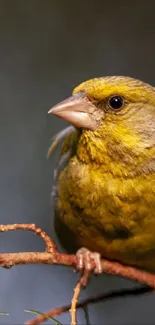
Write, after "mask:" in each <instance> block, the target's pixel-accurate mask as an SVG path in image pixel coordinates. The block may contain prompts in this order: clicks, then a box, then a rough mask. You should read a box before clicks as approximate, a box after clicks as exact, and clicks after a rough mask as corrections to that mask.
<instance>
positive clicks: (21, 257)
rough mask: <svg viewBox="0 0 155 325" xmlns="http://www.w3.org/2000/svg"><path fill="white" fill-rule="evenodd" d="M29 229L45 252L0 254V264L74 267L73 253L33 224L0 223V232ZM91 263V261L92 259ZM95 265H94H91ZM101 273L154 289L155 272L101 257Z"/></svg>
mask: <svg viewBox="0 0 155 325" xmlns="http://www.w3.org/2000/svg"><path fill="white" fill-rule="evenodd" d="M17 229H23V230H29V231H33V232H35V233H36V234H37V235H39V236H40V237H41V238H42V239H43V240H44V241H45V245H46V251H45V252H23V253H2V254H0V266H3V267H7V268H8V267H12V266H14V265H19V264H20V265H21V264H58V265H66V266H71V267H75V268H76V265H77V258H76V256H75V255H71V254H63V253H59V252H58V251H57V249H56V246H55V244H54V242H53V240H52V239H51V238H50V237H49V236H48V235H47V234H45V232H43V231H42V230H41V229H40V228H38V227H37V226H35V225H34V224H19V225H17V224H14V225H0V232H2V231H3V232H4V231H9V230H17ZM92 263H93V261H92ZM93 266H95V265H93ZM102 268H103V273H107V274H112V275H119V276H122V277H125V278H128V279H131V280H134V281H137V282H139V283H143V284H145V285H147V286H149V287H151V288H153V289H155V274H152V273H149V272H146V271H143V270H140V269H136V268H134V267H131V266H127V265H123V264H120V263H118V262H114V261H109V260H106V259H104V258H103V259H102Z"/></svg>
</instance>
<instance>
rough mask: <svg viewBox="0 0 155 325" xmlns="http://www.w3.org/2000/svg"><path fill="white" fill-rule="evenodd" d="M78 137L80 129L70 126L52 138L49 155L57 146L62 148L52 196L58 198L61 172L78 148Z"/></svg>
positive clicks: (55, 171)
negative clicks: (58, 181)
mask: <svg viewBox="0 0 155 325" xmlns="http://www.w3.org/2000/svg"><path fill="white" fill-rule="evenodd" d="M77 139H78V131H77V130H76V129H75V128H74V127H73V126H69V127H67V128H65V129H63V130H62V131H60V132H59V133H57V134H56V135H55V136H54V137H53V138H52V143H51V145H50V147H49V149H48V153H47V157H48V158H51V157H52V156H53V154H54V152H55V150H56V149H57V148H61V150H60V154H59V157H58V161H57V162H56V168H54V185H53V189H52V193H51V194H52V197H54V198H56V184H57V180H58V177H59V174H60V172H61V171H62V170H63V169H64V168H65V166H66V165H67V163H68V162H69V160H70V158H71V157H72V156H73V154H74V152H75V150H76V142H77Z"/></svg>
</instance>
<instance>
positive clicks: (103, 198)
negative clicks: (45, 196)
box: [57, 157, 155, 264]
mask: <svg viewBox="0 0 155 325" xmlns="http://www.w3.org/2000/svg"><path fill="white" fill-rule="evenodd" d="M57 209H58V211H59V217H60V219H61V221H62V222H63V223H64V224H65V225H66V226H67V227H68V228H69V229H70V230H71V231H72V232H73V233H74V234H75V236H76V238H77V242H79V244H80V245H84V246H86V247H88V248H89V249H93V250H97V251H99V252H100V253H103V255H105V256H107V257H109V256H110V258H114V259H117V260H122V259H123V260H124V262H127V263H128V262H130V263H131V264H134V259H135V258H137V257H135V256H134V255H133V252H135V250H136V251H137V252H136V254H140V252H141V253H145V252H146V251H148V250H149V249H150V248H151V247H153V249H154V250H155V235H154V233H155V174H153V175H152V174H151V175H147V177H144V178H143V177H142V176H137V177H136V178H134V179H123V178H120V177H119V178H114V177H113V175H112V174H111V173H109V174H108V173H104V172H103V171H102V168H101V166H100V168H97V167H96V166H92V165H88V164H82V163H81V162H79V161H78V159H77V157H73V158H72V159H71V160H70V163H69V164H68V166H67V167H66V168H65V169H64V170H63V171H62V172H61V174H60V177H59V181H58V199H57ZM152 230H153V231H152ZM122 256H123V257H122ZM137 256H138V255H137ZM132 260H133V262H132Z"/></svg>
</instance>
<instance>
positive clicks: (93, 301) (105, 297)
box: [25, 286, 152, 325]
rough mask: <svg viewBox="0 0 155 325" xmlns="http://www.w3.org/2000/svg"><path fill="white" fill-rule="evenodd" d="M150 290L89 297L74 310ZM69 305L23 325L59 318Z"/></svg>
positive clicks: (130, 290) (140, 289)
mask: <svg viewBox="0 0 155 325" xmlns="http://www.w3.org/2000/svg"><path fill="white" fill-rule="evenodd" d="M151 291H152V289H151V288H150V287H146V286H145V287H140V288H132V289H125V290H117V291H111V292H108V293H105V294H102V295H98V296H96V297H89V298H87V299H85V300H82V301H80V302H79V303H77V305H76V308H77V309H78V308H85V307H86V306H88V305H89V304H96V303H98V302H101V301H105V300H106V301H107V300H111V299H114V298H118V297H125V296H138V295H141V294H145V293H149V292H151ZM70 308H71V305H70V304H69V305H66V306H62V307H57V308H54V309H51V310H49V311H47V312H46V313H44V316H43V315H42V316H37V317H36V318H34V319H33V320H31V321H28V322H27V323H26V324H25V325H38V324H41V323H43V322H45V321H47V318H46V316H48V317H55V316H59V315H61V314H63V313H66V312H68V311H69V310H70Z"/></svg>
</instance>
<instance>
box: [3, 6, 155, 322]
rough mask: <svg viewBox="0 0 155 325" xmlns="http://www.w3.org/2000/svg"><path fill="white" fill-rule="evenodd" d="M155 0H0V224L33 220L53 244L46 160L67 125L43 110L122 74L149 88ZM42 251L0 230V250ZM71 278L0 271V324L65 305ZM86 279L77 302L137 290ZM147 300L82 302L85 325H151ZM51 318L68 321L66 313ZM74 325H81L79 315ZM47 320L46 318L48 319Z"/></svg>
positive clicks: (68, 273) (153, 317)
mask: <svg viewBox="0 0 155 325" xmlns="http://www.w3.org/2000/svg"><path fill="white" fill-rule="evenodd" d="M154 12H155V1H153V0H152V1H151V0H149V1H146V0H145V1H142V0H137V1H132V0H130V1H129V0H127V1H123V0H122V1H120V0H117V1H110V0H109V1H104V0H101V1H95V0H94V1H76V0H75V1H71V0H70V1H69V0H65V1H64V0H60V1H59V0H4V1H3V0H0V180H1V181H0V207H1V211H0V223H4V224H7V223H22V222H23V223H31V222H33V223H36V224H37V225H38V226H40V227H41V228H43V229H44V230H45V231H46V232H48V234H49V235H52V236H53V238H55V240H56V236H55V234H54V231H53V228H52V217H53V213H52V206H51V203H50V192H51V189H52V182H53V168H54V162H55V158H54V159H53V161H47V159H46V153H47V149H48V146H49V144H50V139H51V137H52V136H53V135H54V134H55V132H57V131H58V130H60V129H61V128H62V127H64V126H65V125H66V124H65V122H63V121H61V120H59V119H58V118H56V117H52V116H48V115H47V111H48V109H49V108H50V107H51V106H52V105H54V104H55V103H57V102H58V101H60V100H62V99H64V98H66V97H67V96H70V94H71V92H72V89H73V88H74V86H76V85H77V84H79V83H80V82H82V81H84V80H86V79H89V78H92V77H97V76H104V75H115V74H117V75H119V74H121V75H129V76H133V77H136V78H139V79H142V80H144V81H146V82H149V83H151V84H154V85H155V20H154ZM34 250H36V251H38V250H40V251H43V250H44V245H43V243H42V241H41V239H40V238H37V237H36V236H34V235H33V234H31V233H23V232H18V233H17V232H16V233H13V232H12V233H6V234H0V252H15V251H34ZM76 280H77V275H76V274H75V273H74V272H73V270H72V269H69V268H67V267H59V266H48V265H40V266H39V265H30V266H29V265H27V266H17V267H13V268H12V269H10V270H6V269H2V268H1V269H0V311H7V312H9V313H10V316H6V317H1V318H0V323H1V324H23V322H24V321H26V320H28V319H30V318H33V315H32V316H31V315H30V314H26V313H24V309H29V308H30V309H36V310H38V311H40V312H44V311H46V310H48V309H50V308H52V307H56V306H60V305H63V304H66V303H69V302H70V300H71V297H72V294H73V287H74V286H75V283H76ZM135 285H136V284H135V283H134V282H132V281H127V280H124V279H120V278H116V277H112V276H101V277H98V278H93V279H92V281H91V283H90V285H89V287H88V288H87V289H86V290H85V291H83V293H82V297H87V296H90V295H92V294H94V295H97V294H99V293H103V292H108V291H109V290H112V289H120V288H127V287H132V286H135ZM154 305H155V296H154V295H153V294H147V295H145V296H141V297H135V298H133V297H132V298H131V297H130V298H120V299H115V300H112V301H107V302H103V303H102V302H101V303H99V304H96V305H90V306H89V314H90V320H91V324H106V325H116V324H119V325H129V324H133V325H137V324H141V325H142V324H154V323H155V308H154ZM58 319H59V320H60V321H61V322H62V323H63V324H69V321H70V316H69V314H64V315H62V316H61V317H58ZM78 321H79V324H85V319H84V314H83V311H82V310H81V311H79V312H78ZM48 323H50V322H48Z"/></svg>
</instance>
